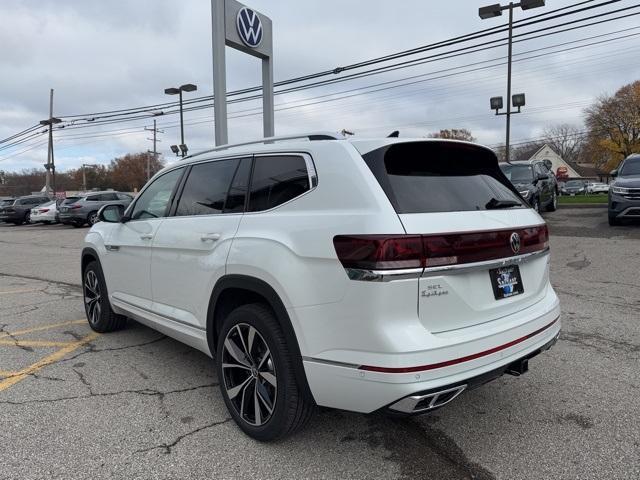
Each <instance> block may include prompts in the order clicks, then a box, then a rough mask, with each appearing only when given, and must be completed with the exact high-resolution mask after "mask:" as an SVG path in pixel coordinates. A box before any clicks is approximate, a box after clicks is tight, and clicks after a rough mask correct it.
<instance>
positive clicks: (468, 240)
mask: <svg viewBox="0 0 640 480" xmlns="http://www.w3.org/2000/svg"><path fill="white" fill-rule="evenodd" d="M273 140H274V139H273V138H270V139H268V140H260V141H259V142H255V143H248V144H242V145H237V146H233V145H225V146H224V147H221V148H217V149H213V150H211V151H208V152H203V153H201V154H196V155H192V156H190V157H187V158H186V159H184V160H182V161H181V162H178V163H176V164H173V165H171V166H168V167H166V168H165V169H163V170H162V171H161V172H159V173H158V174H156V175H155V177H154V178H153V179H151V181H150V182H149V183H148V184H147V185H146V186H145V187H144V188H143V190H142V191H141V193H140V194H139V195H138V196H137V198H136V199H135V200H134V202H133V203H132V204H131V205H129V207H128V208H127V209H125V208H124V207H123V206H122V205H106V206H104V207H103V208H102V209H101V210H100V213H99V218H100V220H101V221H100V222H98V223H96V224H95V225H94V226H93V227H92V228H91V230H90V231H89V233H88V234H87V236H86V237H85V243H84V248H83V250H82V254H81V269H82V270H81V274H82V284H83V292H84V305H85V310H86V315H87V318H88V321H89V325H90V327H91V328H92V329H94V330H96V331H99V332H108V331H113V330H117V329H119V328H122V327H124V325H125V323H126V318H127V317H132V318H134V319H136V320H138V321H139V322H141V323H143V324H146V325H148V326H150V327H152V328H154V329H157V330H159V331H161V332H163V333H165V334H167V335H170V336H172V337H174V338H176V339H178V340H180V341H182V342H184V343H186V344H188V345H191V346H193V347H195V348H197V349H199V350H202V351H203V352H205V353H206V354H208V355H211V356H214V357H215V359H216V362H215V368H216V369H217V374H218V378H219V384H220V389H221V392H222V397H223V399H224V402H225V404H226V406H227V408H228V409H229V412H230V415H231V416H232V418H233V419H234V420H235V422H236V423H237V425H238V426H239V427H240V428H241V429H242V430H243V431H244V432H245V433H247V434H248V435H250V436H252V437H254V438H256V439H259V440H272V439H276V438H281V437H283V436H286V435H288V434H290V433H292V432H293V431H295V430H296V429H298V428H300V427H301V426H303V425H304V424H305V423H306V422H307V421H308V420H309V418H310V417H311V416H312V414H313V411H314V409H315V407H316V405H320V406H323V407H331V408H337V409H343V410H351V411H356V412H364V413H369V412H375V411H380V410H382V411H388V412H393V413H394V414H397V415H412V414H420V413H425V412H428V411H431V410H433V409H435V408H438V407H441V406H443V405H445V404H447V403H448V402H450V401H452V400H453V399H454V398H455V397H457V396H458V395H459V394H460V393H462V392H463V391H465V390H470V389H472V388H475V387H477V386H480V385H481V384H483V383H485V382H487V381H489V380H491V379H494V378H497V377H499V376H501V375H503V374H504V373H508V374H513V375H521V374H523V373H524V372H526V370H527V368H528V362H529V360H530V359H531V358H533V357H535V356H536V355H538V354H539V353H540V352H542V351H544V350H546V349H548V348H549V347H550V346H551V345H553V344H554V342H555V341H556V339H557V337H558V334H559V331H560V306H559V302H558V297H557V296H556V294H555V292H554V290H553V288H552V286H551V284H550V283H549V261H550V256H549V243H548V240H549V237H548V231H547V226H546V224H545V222H544V220H543V219H542V218H541V217H540V215H538V213H537V212H535V211H534V210H533V209H531V208H529V207H528V205H526V203H525V202H524V201H523V199H522V198H521V197H520V195H519V194H518V190H517V189H515V188H514V186H513V185H512V184H511V183H510V182H509V181H508V180H507V178H506V177H505V176H504V174H503V173H502V172H501V170H500V168H499V167H498V160H497V158H496V156H495V154H494V152H493V151H491V150H490V149H489V148H486V147H483V146H480V145H475V144H471V143H466V142H457V141H451V140H449V141H447V140H440V139H413V140H412V139H399V138H381V139H373V140H371V139H369V140H364V139H363V140H358V139H348V140H347V139H344V138H342V137H340V136H339V135H336V136H333V135H332V134H325V133H319V134H311V135H308V136H304V137H301V138H293V137H282V138H278V139H276V140H278V141H277V142H274V141H273ZM517 168H520V167H517ZM522 168H525V169H526V168H528V167H526V166H523V167H522ZM532 175H533V174H532Z"/></svg>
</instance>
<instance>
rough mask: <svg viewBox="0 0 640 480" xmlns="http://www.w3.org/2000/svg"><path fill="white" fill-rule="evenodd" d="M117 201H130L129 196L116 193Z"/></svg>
mask: <svg viewBox="0 0 640 480" xmlns="http://www.w3.org/2000/svg"><path fill="white" fill-rule="evenodd" d="M116 195H117V197H118V200H124V201H129V202H130V201H131V200H132V197H131V195H127V194H126V193H116Z"/></svg>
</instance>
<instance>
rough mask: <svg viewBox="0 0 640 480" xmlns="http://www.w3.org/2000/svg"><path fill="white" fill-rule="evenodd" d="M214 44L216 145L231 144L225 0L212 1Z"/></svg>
mask: <svg viewBox="0 0 640 480" xmlns="http://www.w3.org/2000/svg"><path fill="white" fill-rule="evenodd" d="M211 25H212V27H213V28H212V42H213V96H214V98H213V114H214V118H215V136H216V145H226V144H227V143H229V139H228V133H227V61H226V58H225V50H224V49H225V42H226V35H225V0H211Z"/></svg>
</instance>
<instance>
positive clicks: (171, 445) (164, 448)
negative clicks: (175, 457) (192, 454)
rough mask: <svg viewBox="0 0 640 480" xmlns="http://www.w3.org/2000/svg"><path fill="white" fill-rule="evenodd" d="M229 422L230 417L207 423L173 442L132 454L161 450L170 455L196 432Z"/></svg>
mask: <svg viewBox="0 0 640 480" xmlns="http://www.w3.org/2000/svg"><path fill="white" fill-rule="evenodd" d="M230 420H231V417H228V418H225V419H224V420H221V421H219V422H212V423H208V424H207V425H203V426H201V427H198V428H196V429H194V430H191V431H190V432H187V433H184V434H182V435H180V436H178V437H177V438H176V439H175V440H174V441H173V442H171V443H161V444H160V445H155V446H153V447H148V448H142V449H140V450H136V451H135V452H133V454H134V455H135V454H137V453H147V452H150V451H152V450H156V449H161V450H162V453H164V454H166V455H169V454H170V453H171V450H172V449H173V448H174V447H175V446H176V445H178V444H179V443H180V442H181V441H182V440H184V439H185V438H187V437H190V436H191V435H195V434H196V433H198V432H201V431H203V430H206V429H208V428H213V427H217V426H219V425H223V424H225V423H227V422H229V421H230Z"/></svg>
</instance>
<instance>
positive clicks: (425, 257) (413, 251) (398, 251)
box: [333, 225, 549, 270]
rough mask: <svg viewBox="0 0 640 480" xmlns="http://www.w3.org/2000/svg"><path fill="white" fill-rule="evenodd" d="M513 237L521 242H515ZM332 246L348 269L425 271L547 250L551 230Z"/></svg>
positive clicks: (373, 238)
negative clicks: (408, 269) (431, 268)
mask: <svg viewBox="0 0 640 480" xmlns="http://www.w3.org/2000/svg"><path fill="white" fill-rule="evenodd" d="M514 234H516V235H514ZM514 237H517V239H518V241H512V240H513V238H514ZM333 245H334V247H335V249H336V253H337V254H338V259H339V260H340V262H341V263H342V265H343V266H344V267H345V268H358V269H364V270H390V269H401V268H424V267H439V266H445V265H459V264H464V263H474V262H482V261H486V260H496V259H499V258H508V257H513V256H516V255H522V254H525V253H533V252H537V251H540V250H544V249H545V248H547V247H548V246H549V231H548V230H547V226H546V225H536V226H532V227H526V228H517V229H508V230H491V231H483V232H468V233H446V234H437V235H337V236H335V237H334V238H333Z"/></svg>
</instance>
